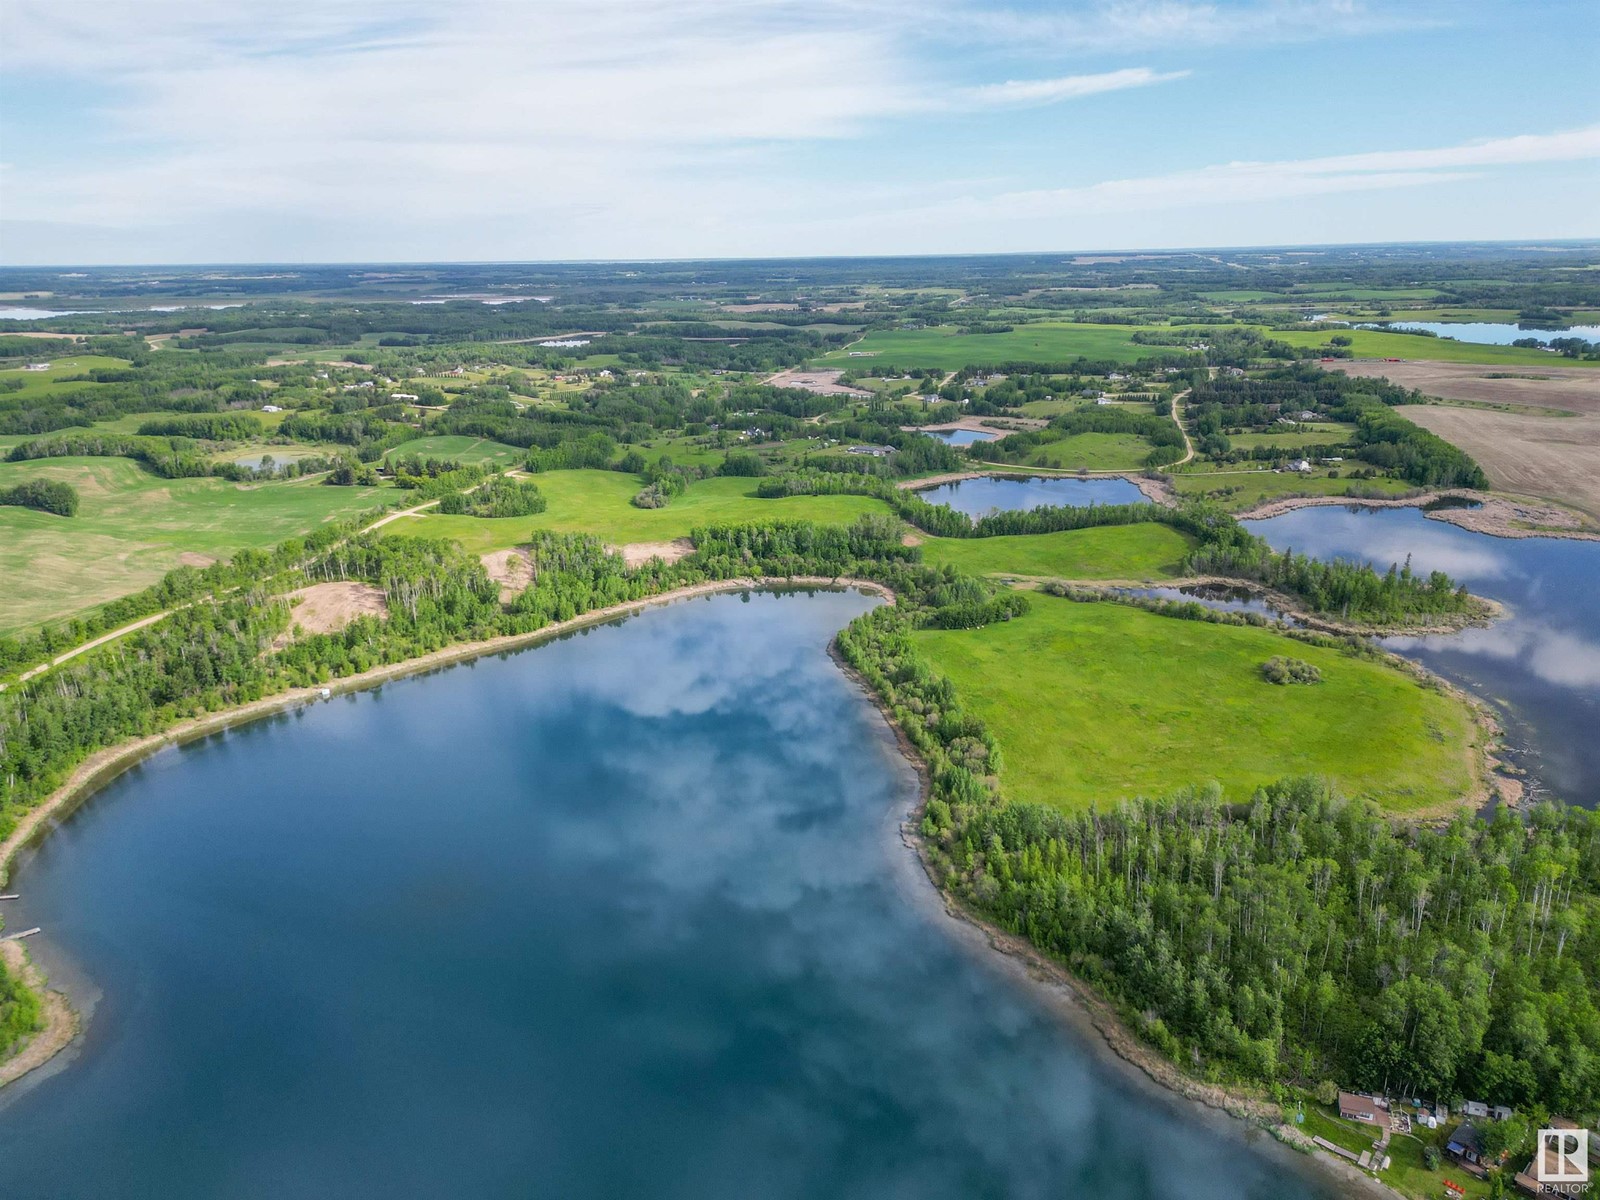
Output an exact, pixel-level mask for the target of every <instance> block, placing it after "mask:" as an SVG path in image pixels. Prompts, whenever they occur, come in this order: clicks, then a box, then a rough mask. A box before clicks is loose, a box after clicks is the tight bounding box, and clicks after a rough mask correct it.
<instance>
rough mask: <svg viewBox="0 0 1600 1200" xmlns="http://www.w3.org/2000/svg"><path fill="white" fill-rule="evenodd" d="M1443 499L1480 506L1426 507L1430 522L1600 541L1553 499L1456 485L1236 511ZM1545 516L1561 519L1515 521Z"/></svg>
mask: <svg viewBox="0 0 1600 1200" xmlns="http://www.w3.org/2000/svg"><path fill="white" fill-rule="evenodd" d="M1440 500H1463V501H1467V502H1470V503H1472V504H1475V505H1477V507H1476V508H1438V509H1434V510H1433V511H1431V512H1424V513H1423V516H1425V517H1427V518H1428V520H1430V521H1443V522H1444V523H1445V524H1447V525H1455V526H1457V527H1458V528H1460V529H1465V530H1467V531H1468V532H1470V533H1481V534H1483V535H1484V536H1485V537H1501V538H1565V539H1567V540H1569V541H1576V542H1600V532H1596V531H1594V530H1591V529H1585V528H1583V527H1582V526H1581V525H1580V524H1578V523H1577V522H1578V518H1576V517H1575V516H1571V515H1569V514H1568V513H1567V512H1566V511H1565V510H1564V509H1561V508H1557V507H1554V506H1552V505H1549V504H1535V503H1530V502H1526V501H1522V500H1517V499H1515V498H1513V497H1511V496H1508V495H1503V494H1501V493H1498V492H1481V493H1480V492H1468V491H1462V490H1460V489H1456V488H1447V489H1445V490H1443V491H1430V492H1422V493H1419V494H1418V495H1415V496H1394V497H1386V496H1373V497H1362V496H1284V497H1280V498H1279V499H1276V500H1264V501H1262V502H1261V503H1260V504H1257V505H1254V506H1253V507H1251V508H1247V509H1245V510H1244V511H1242V512H1237V513H1235V514H1234V519H1235V520H1238V521H1265V520H1267V519H1269V518H1271V517H1281V516H1283V514H1284V513H1288V512H1293V511H1295V510H1296V509H1301V508H1326V507H1331V506H1335V505H1337V506H1342V507H1356V508H1425V507H1426V506H1427V505H1429V504H1433V503H1436V502H1437V501H1440ZM1541 517H1542V518H1544V519H1546V520H1548V521H1550V522H1553V523H1556V524H1553V525H1552V526H1551V527H1549V528H1523V527H1521V526H1519V525H1514V524H1512V522H1513V521H1516V520H1518V519H1526V520H1536V519H1538V518H1541Z"/></svg>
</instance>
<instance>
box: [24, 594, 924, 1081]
mask: <svg viewBox="0 0 1600 1200" xmlns="http://www.w3.org/2000/svg"><path fill="white" fill-rule="evenodd" d="M779 587H830V588H858V589H860V590H862V591H866V592H870V593H872V594H873V595H876V596H882V597H883V598H884V599H885V600H886V601H888V603H890V604H893V603H895V595H894V592H893V591H891V590H890V589H889V588H887V587H885V586H884V585H883V584H881V583H877V582H875V581H874V580H870V579H856V578H853V577H849V576H837V577H834V576H820V575H796V576H794V577H792V578H781V577H773V576H752V577H746V578H740V579H719V580H711V581H708V582H705V583H696V584H691V585H689V586H688V587H681V588H677V589H676V590H674V591H670V592H662V593H660V594H658V595H655V596H647V597H645V598H643V599H640V600H630V601H628V602H627V603H625V604H614V605H611V606H610V607H607V608H599V609H595V610H594V611H592V612H587V613H583V614H581V615H579V616H576V617H573V618H571V619H570V620H567V621H558V622H556V623H555V624H553V625H546V626H545V627H544V628H542V629H538V630H534V631H533V632H531V633H518V634H508V635H507V636H505V637H498V638H489V639H487V640H485V641H479V642H462V643H461V644H460V645H456V646H448V647H446V648H445V649H443V650H435V651H434V652H433V653H431V654H424V655H421V656H420V657H417V658H411V659H407V660H406V661H405V662H399V663H391V664H389V665H387V666H383V667H374V668H373V669H372V670H370V671H363V672H362V673H361V674H359V675H350V676H347V677H345V678H343V679H336V680H330V681H329V682H328V683H327V684H326V685H319V686H317V687H306V688H292V689H290V690H288V691H285V692H279V693H278V694H277V695H275V696H268V697H264V698H262V699H260V700H254V701H251V702H250V703H248V704H241V705H238V706H236V707H234V708H229V709H224V710H223V711H221V712H216V713H207V714H206V715H205V716H203V717H196V718H193V719H191V720H188V721H181V722H179V723H178V724H176V725H173V726H170V727H169V728H167V729H165V730H163V731H161V732H160V733H154V734H150V735H149V736H147V737H141V738H132V739H130V740H128V741H124V742H119V743H118V744H117V745H115V746H108V747H106V748H105V749H103V750H99V751H96V752H95V753H94V754H91V755H90V756H89V757H88V758H86V759H84V761H83V762H81V763H80V764H78V767H77V769H76V770H74V771H73V772H72V774H71V775H70V776H68V778H67V781H66V782H65V783H63V784H62V785H61V786H60V787H58V788H57V789H56V790H55V791H53V792H51V793H50V795H49V796H47V797H46V798H45V799H44V800H42V801H40V802H39V803H38V804H37V805H35V806H34V807H33V808H31V809H29V810H28V811H27V813H26V814H24V815H23V817H22V819H21V820H20V821H18V822H17V826H16V828H15V829H13V830H12V831H11V833H10V834H9V835H8V836H7V837H6V839H5V841H3V842H0V884H4V883H5V882H6V880H7V879H8V877H9V873H10V868H11V863H12V860H13V859H14V858H15V857H16V855H17V853H18V852H19V851H21V850H22V848H23V847H24V846H27V845H29V844H31V843H32V842H33V841H34V840H35V839H36V838H39V837H43V836H45V835H46V834H47V833H48V832H49V826H48V824H47V823H48V822H49V821H50V819H51V818H52V817H56V816H60V815H64V814H65V813H66V812H68V811H70V810H71V809H72V808H74V807H76V806H77V805H78V804H80V803H82V802H83V801H84V800H87V799H88V798H89V797H90V796H92V795H93V794H94V793H95V792H97V791H99V790H100V789H101V788H103V787H104V786H105V785H106V784H108V783H110V782H111V781H112V780H113V779H115V778H116V777H117V776H118V775H120V774H122V773H123V772H124V771H126V770H127V769H128V768H129V767H131V766H133V765H134V764H135V763H138V762H140V761H141V760H143V759H145V758H147V757H149V756H150V755H151V754H154V753H155V752H156V751H157V750H160V749H162V748H163V747H166V746H177V745H182V744H184V743H185V742H190V741H193V740H195V739H196V738H201V737H206V736H208V735H210V734H213V733H218V732H221V731H222V730H225V729H231V728H233V727H235V726H237V725H244V724H248V723H249V722H251V721H255V720H259V719H260V718H262V717H266V716H271V715H272V714H274V713H278V712H283V711H285V710H288V709H291V708H296V707H298V706H300V705H302V704H309V703H312V702H314V701H316V700H320V699H322V698H323V695H322V693H323V691H324V690H326V691H327V692H328V693H329V694H330V696H334V695H340V694H342V693H346V692H358V691H363V690H365V689H366V688H370V687H375V686H377V685H378V684H381V683H386V682H388V681H389V680H392V679H400V678H403V677H405V676H408V675H415V674H419V673H421V672H424V671H430V670H434V669H436V668H438V667H444V666H449V665H452V664H454V663H460V662H466V661H468V660H470V659H474V658H481V657H482V656H483V655H485V654H499V653H504V652H506V651H511V650H521V649H525V648H527V647H530V646H533V645H536V644H537V643H539V642H541V641H544V640H546V639H548V638H553V637H560V636H561V635H562V634H565V633H570V632H572V631H574V630H577V629H582V628H585V627H587V626H590V625H601V624H604V623H606V622H607V621H612V620H615V619H617V618H618V617H625V616H629V615H632V614H634V613H638V612H643V611H644V610H646V609H649V608H654V607H657V606H661V605H667V604H672V603H674V602H676V601H679V600H688V599H691V598H693V597H696V596H711V595H716V594H718V593H721V592H739V591H745V590H747V589H750V588H779ZM0 954H3V955H4V956H5V961H6V965H7V967H8V968H11V969H12V970H13V972H14V973H17V974H19V975H20V976H21V977H22V978H23V980H24V982H25V983H26V984H27V985H28V986H29V987H31V988H33V989H34V990H35V991H39V992H40V997H41V1000H42V1001H43V1003H44V1006H45V1011H46V1014H47V1020H48V1024H47V1026H46V1029H45V1031H44V1032H43V1033H41V1034H36V1035H34V1036H33V1037H32V1038H30V1039H29V1040H28V1042H27V1043H26V1045H25V1046H24V1048H23V1049H22V1050H21V1051H20V1052H19V1053H17V1054H14V1055H12V1056H11V1057H9V1058H7V1059H5V1060H4V1061H0V1086H3V1085H5V1084H7V1083H10V1082H12V1081H13V1080H15V1079H20V1078H21V1077H22V1076H23V1075H26V1074H27V1073H28V1072H29V1071H32V1070H34V1069H36V1068H38V1067H41V1066H43V1065H44V1064H45V1063H46V1062H48V1061H49V1060H50V1059H51V1058H52V1057H54V1056H55V1054H57V1053H58V1052H59V1051H61V1050H63V1049H65V1048H66V1047H67V1046H68V1045H69V1044H70V1043H71V1042H72V1040H73V1038H74V1037H75V1036H76V1035H77V1034H78V1032H79V1031H80V1029H81V1022H80V1021H79V1019H78V1015H77V1013H75V1012H74V1011H73V1010H72V1007H71V1006H70V1005H69V1004H68V1003H67V1000H66V998H65V997H64V996H62V995H61V993H59V992H56V991H52V990H50V989H48V988H44V987H43V975H42V973H40V972H39V971H38V969H37V968H36V967H34V966H33V965H32V964H31V963H28V964H27V965H26V966H25V967H24V966H23V963H24V962H25V960H26V955H25V954H23V953H22V947H21V946H20V944H18V943H16V942H0ZM12 956H15V960H13V957H12ZM41 988H43V990H42V991H41V990H40V989H41ZM46 1035H49V1036H46Z"/></svg>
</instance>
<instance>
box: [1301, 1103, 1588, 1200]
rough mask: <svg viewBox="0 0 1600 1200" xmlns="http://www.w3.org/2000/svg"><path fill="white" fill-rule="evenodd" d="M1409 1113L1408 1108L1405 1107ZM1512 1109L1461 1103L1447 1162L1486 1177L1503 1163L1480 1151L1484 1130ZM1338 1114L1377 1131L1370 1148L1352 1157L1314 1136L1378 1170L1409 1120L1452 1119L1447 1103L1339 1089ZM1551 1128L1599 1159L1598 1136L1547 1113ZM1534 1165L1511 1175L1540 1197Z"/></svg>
mask: <svg viewBox="0 0 1600 1200" xmlns="http://www.w3.org/2000/svg"><path fill="white" fill-rule="evenodd" d="M1408 1109H1409V1110H1410V1111H1407V1110H1408ZM1515 1115H1516V1113H1515V1112H1514V1111H1513V1110H1512V1109H1510V1108H1507V1107H1506V1106H1505V1105H1503V1104H1485V1103H1483V1102H1482V1101H1480V1100H1467V1101H1464V1102H1463V1103H1462V1105H1461V1118H1462V1119H1461V1120H1459V1121H1457V1122H1456V1124H1455V1126H1454V1127H1453V1128H1451V1129H1450V1132H1449V1133H1448V1134H1447V1135H1446V1137H1445V1146H1444V1152H1445V1154H1446V1155H1447V1156H1448V1157H1449V1159H1450V1161H1451V1162H1452V1163H1453V1164H1454V1165H1455V1166H1456V1167H1457V1168H1459V1169H1460V1170H1461V1171H1462V1172H1464V1173H1465V1174H1467V1175H1471V1176H1473V1177H1474V1178H1478V1179H1482V1178H1484V1177H1486V1176H1487V1175H1488V1173H1489V1171H1490V1169H1491V1168H1497V1167H1500V1166H1502V1165H1503V1163H1504V1157H1505V1156H1503V1155H1502V1156H1500V1157H1498V1158H1497V1157H1495V1156H1494V1155H1492V1154H1490V1153H1489V1152H1488V1151H1487V1150H1486V1149H1485V1143H1484V1137H1483V1130H1484V1128H1486V1127H1487V1125H1488V1123H1489V1122H1491V1121H1509V1120H1510V1119H1511V1118H1512V1117H1513V1116H1515ZM1339 1116H1340V1117H1342V1118H1343V1119H1344V1120H1346V1121H1356V1122H1359V1123H1361V1124H1363V1125H1370V1126H1372V1127H1373V1128H1374V1129H1376V1130H1378V1132H1379V1136H1378V1138H1377V1142H1376V1145H1375V1147H1374V1149H1373V1150H1371V1151H1369V1152H1366V1153H1363V1154H1360V1155H1357V1154H1355V1153H1353V1152H1352V1151H1350V1150H1347V1149H1345V1148H1344V1147H1341V1146H1335V1145H1333V1144H1332V1143H1330V1142H1327V1141H1325V1140H1324V1139H1322V1138H1314V1139H1313V1140H1314V1141H1316V1142H1317V1144H1318V1145H1319V1146H1321V1147H1322V1148H1323V1149H1325V1150H1331V1151H1332V1152H1333V1153H1335V1154H1337V1155H1339V1156H1340V1157H1343V1158H1348V1159H1350V1160H1351V1161H1352V1162H1355V1163H1357V1164H1358V1165H1359V1166H1362V1167H1367V1168H1370V1169H1372V1170H1378V1169H1380V1168H1382V1167H1383V1166H1386V1165H1387V1164H1388V1159H1387V1157H1386V1156H1385V1155H1384V1150H1385V1148H1386V1147H1387V1146H1388V1143H1389V1138H1390V1137H1391V1136H1392V1135H1402V1136H1403V1135H1406V1134H1409V1133H1411V1130H1412V1125H1413V1122H1414V1123H1416V1124H1418V1125H1422V1126H1425V1127H1426V1128H1428V1129H1438V1128H1441V1127H1445V1126H1447V1125H1448V1123H1449V1121H1450V1120H1451V1113H1450V1109H1449V1107H1448V1106H1447V1105H1443V1104H1440V1105H1436V1106H1429V1105H1426V1104H1423V1103H1422V1102H1421V1101H1420V1100H1413V1101H1412V1102H1411V1103H1410V1105H1409V1106H1408V1105H1405V1103H1404V1102H1403V1101H1398V1102H1397V1101H1392V1100H1389V1099H1387V1098H1386V1097H1383V1096H1369V1095H1365V1094H1363V1093H1359V1092H1343V1091H1342V1092H1340V1093H1339ZM1550 1128H1551V1129H1559V1130H1568V1131H1571V1132H1572V1133H1574V1134H1577V1135H1578V1136H1580V1137H1586V1138H1587V1139H1588V1140H1589V1144H1590V1157H1591V1159H1592V1160H1594V1161H1597V1162H1600V1138H1597V1136H1596V1135H1595V1134H1594V1133H1593V1132H1591V1131H1589V1130H1586V1129H1584V1128H1583V1126H1581V1125H1578V1124H1577V1123H1575V1122H1573V1121H1569V1120H1567V1119H1565V1118H1563V1117H1551V1118H1550ZM1535 1166H1536V1163H1535V1162H1533V1161H1530V1162H1529V1163H1528V1164H1527V1166H1526V1167H1524V1168H1523V1169H1522V1170H1521V1171H1519V1172H1518V1173H1517V1174H1516V1175H1515V1176H1514V1177H1513V1179H1512V1182H1513V1183H1514V1184H1515V1186H1516V1187H1517V1188H1518V1189H1519V1190H1520V1191H1521V1192H1523V1193H1525V1194H1526V1195H1529V1196H1543V1195H1548V1194H1549V1188H1548V1185H1546V1184H1543V1183H1541V1182H1540V1181H1539V1180H1538V1179H1537V1174H1538V1172H1537V1171H1536V1170H1535ZM1445 1186H1446V1188H1447V1189H1450V1190H1451V1191H1452V1192H1453V1194H1458V1195H1459V1194H1460V1193H1461V1189H1460V1188H1459V1186H1457V1185H1453V1184H1450V1183H1449V1182H1447V1183H1446V1185H1445Z"/></svg>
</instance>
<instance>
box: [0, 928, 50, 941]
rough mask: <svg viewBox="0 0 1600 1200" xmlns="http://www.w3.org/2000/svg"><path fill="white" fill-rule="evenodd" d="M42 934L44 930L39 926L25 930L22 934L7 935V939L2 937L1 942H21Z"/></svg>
mask: <svg viewBox="0 0 1600 1200" xmlns="http://www.w3.org/2000/svg"><path fill="white" fill-rule="evenodd" d="M40 932H42V930H41V929H40V928H39V926H37V925H35V926H34V927H33V928H32V929H24V930H23V931H22V932H21V933H8V934H6V935H5V937H0V942H20V941H21V940H22V939H23V938H25V937H32V936H33V935H34V934H36V933H40Z"/></svg>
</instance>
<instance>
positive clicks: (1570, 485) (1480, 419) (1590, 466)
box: [1395, 404, 1600, 518]
mask: <svg viewBox="0 0 1600 1200" xmlns="http://www.w3.org/2000/svg"><path fill="white" fill-rule="evenodd" d="M1395 411H1397V412H1399V413H1402V414H1403V415H1404V416H1406V417H1408V418H1410V419H1411V420H1412V421H1415V422H1416V423H1417V424H1418V425H1421V426H1422V427H1423V428H1424V429H1428V430H1431V431H1432V432H1434V433H1436V434H1438V435H1439V436H1440V437H1442V438H1444V439H1445V441H1447V442H1452V443H1454V444H1455V445H1457V446H1460V447H1461V448H1462V449H1463V450H1465V451H1466V452H1467V453H1468V454H1470V455H1472V457H1473V458H1475V459H1477V460H1478V463H1479V465H1480V466H1482V467H1483V469H1484V472H1485V473H1486V474H1487V475H1488V476H1489V482H1490V483H1492V484H1493V485H1494V486H1495V487H1496V488H1498V489H1501V490H1504V491H1508V492H1518V493H1520V494H1522V495H1524V496H1540V497H1543V498H1545V499H1548V500H1554V501H1557V502H1558V503H1561V504H1570V505H1572V506H1573V507H1574V508H1577V509H1581V510H1582V511H1583V512H1585V513H1588V514H1589V515H1590V516H1591V517H1595V518H1600V407H1597V408H1596V409H1595V411H1594V412H1592V413H1584V414H1582V415H1577V416H1569V417H1558V416H1548V417H1543V416H1535V415H1533V414H1531V413H1510V412H1495V411H1493V410H1492V409H1486V408H1450V407H1446V406H1444V405H1437V404H1408V405H1406V406H1404V407H1403V408H1399V409H1396V410H1395Z"/></svg>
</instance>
